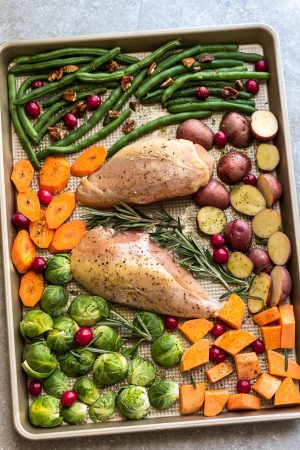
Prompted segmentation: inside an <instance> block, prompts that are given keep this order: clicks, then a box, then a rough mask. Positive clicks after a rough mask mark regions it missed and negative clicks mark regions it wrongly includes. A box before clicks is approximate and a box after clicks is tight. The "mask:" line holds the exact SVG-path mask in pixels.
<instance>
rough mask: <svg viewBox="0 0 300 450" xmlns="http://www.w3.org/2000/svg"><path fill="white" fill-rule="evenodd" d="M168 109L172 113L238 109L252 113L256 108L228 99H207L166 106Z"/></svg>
mask: <svg viewBox="0 0 300 450" xmlns="http://www.w3.org/2000/svg"><path fill="white" fill-rule="evenodd" d="M240 101H242V100H240ZM168 111H169V113H172V114H175V113H176V114H177V113H184V112H187V111H239V112H244V113H246V114H252V113H254V112H255V111H256V108H254V107H253V106H250V105H247V104H241V103H235V102H230V101H228V100H214V101H212V100H210V101H209V100H208V101H205V102H194V103H189V104H186V103H185V104H181V105H172V106H168Z"/></svg>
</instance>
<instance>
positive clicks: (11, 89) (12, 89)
mask: <svg viewBox="0 0 300 450" xmlns="http://www.w3.org/2000/svg"><path fill="white" fill-rule="evenodd" d="M7 82H8V100H9V111H10V116H11V120H12V122H13V124H14V128H15V131H16V133H17V135H18V138H19V140H20V143H21V144H22V146H23V148H24V150H25V152H26V154H27V156H28V158H29V160H30V161H31V163H32V165H33V167H34V168H35V169H36V170H39V169H40V168H41V166H40V163H39V161H38V160H37V157H36V154H35V152H34V150H33V148H32V147H31V143H30V141H29V139H28V137H27V136H26V134H25V132H24V130H23V127H22V124H21V122H20V119H19V117H18V112H17V107H16V105H15V99H16V95H17V87H16V78H15V76H14V75H13V74H10V75H8V77H7Z"/></svg>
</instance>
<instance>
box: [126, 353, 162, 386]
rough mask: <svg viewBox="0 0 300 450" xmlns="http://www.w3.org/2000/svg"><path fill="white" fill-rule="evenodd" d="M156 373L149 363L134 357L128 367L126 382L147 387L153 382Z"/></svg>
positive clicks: (146, 360)
mask: <svg viewBox="0 0 300 450" xmlns="http://www.w3.org/2000/svg"><path fill="white" fill-rule="evenodd" d="M155 376H156V371H155V367H154V365H153V364H152V362H151V361H149V360H148V359H144V358H140V357H136V358H134V359H132V360H131V361H130V363H129V367H128V382H129V384H134V385H136V386H143V387H148V386H150V385H151V384H152V383H153V381H154V380H155Z"/></svg>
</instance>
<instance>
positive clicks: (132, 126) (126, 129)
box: [122, 119, 135, 134]
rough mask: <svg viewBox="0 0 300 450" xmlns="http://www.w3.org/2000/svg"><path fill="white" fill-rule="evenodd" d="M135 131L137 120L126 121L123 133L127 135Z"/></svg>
mask: <svg viewBox="0 0 300 450" xmlns="http://www.w3.org/2000/svg"><path fill="white" fill-rule="evenodd" d="M134 129H135V120H133V119H128V120H126V122H124V123H123V125H122V131H123V133H125V134H128V133H130V132H131V131H133V130H134Z"/></svg>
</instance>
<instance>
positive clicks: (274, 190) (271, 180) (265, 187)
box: [257, 173, 282, 207]
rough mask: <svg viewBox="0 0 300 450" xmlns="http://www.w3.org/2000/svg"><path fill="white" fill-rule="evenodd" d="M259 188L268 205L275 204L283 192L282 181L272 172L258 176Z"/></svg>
mask: <svg viewBox="0 0 300 450" xmlns="http://www.w3.org/2000/svg"><path fill="white" fill-rule="evenodd" d="M257 188H258V189H259V191H260V192H261V193H262V195H263V196H264V199H265V200H266V205H267V206H268V207H270V206H273V205H274V203H276V202H277V200H279V199H280V197H281V194H282V187H281V183H280V181H279V180H278V179H277V178H276V177H275V176H274V175H271V174H270V173H265V174H262V173H261V174H260V175H259V176H258V178H257Z"/></svg>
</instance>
